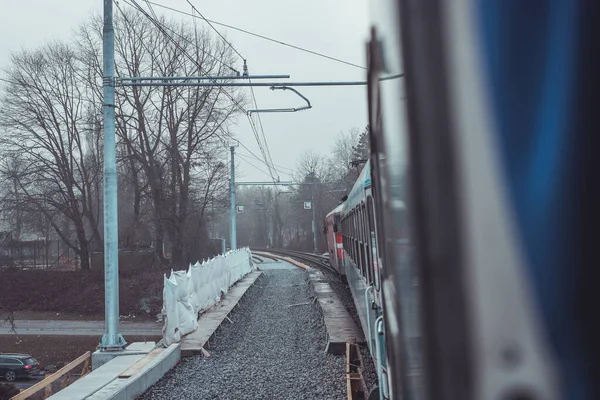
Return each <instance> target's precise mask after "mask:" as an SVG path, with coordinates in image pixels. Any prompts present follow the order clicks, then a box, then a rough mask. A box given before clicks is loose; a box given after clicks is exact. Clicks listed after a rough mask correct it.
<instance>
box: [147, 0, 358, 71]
mask: <svg viewBox="0 0 600 400" xmlns="http://www.w3.org/2000/svg"><path fill="white" fill-rule="evenodd" d="M150 3H152V4H154V5H155V6H157V7H161V8H164V9H166V10H170V11H173V12H176V13H179V14H183V15H187V16H191V17H193V18H199V17H197V16H195V15H193V14H191V13H188V12H185V11H181V10H178V9H176V8H173V7H169V6H165V5H164V4H160V3H156V2H152V1H150ZM206 21H207V22H208V21H210V23H212V24H214V25H219V26H223V27H225V28H229V29H233V30H236V31H238V32H242V33H245V34H247V35H251V36H255V37H258V38H260V39H263V40H267V41H270V42H273V43H277V44H280V45H282V46H286V47H290V48H292V49H295V50H299V51H302V52H305V53H309V54H312V55H315V56H317V57H322V58H326V59H329V60H331V61H335V62H338V63H342V64H346V65H350V66H352V67H356V68H360V69H367V68H366V67H364V66H362V65H358V64H355V63H352V62H349V61H345V60H342V59H340V58H337V57H333V56H328V55H327V54H323V53H319V52H317V51H314V50H309V49H306V48H304V47H300V46H296V45H293V44H290V43H286V42H283V41H281V40H277V39H274V38H271V37H268V36H265V35H261V34H259V33H255V32H251V31H248V30H246V29H242V28H238V27H236V26H233V25H229V24H225V23H223V22H218V21H215V20H209V19H207V20H206Z"/></svg>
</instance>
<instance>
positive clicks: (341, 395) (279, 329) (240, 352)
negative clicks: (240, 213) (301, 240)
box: [138, 264, 346, 400]
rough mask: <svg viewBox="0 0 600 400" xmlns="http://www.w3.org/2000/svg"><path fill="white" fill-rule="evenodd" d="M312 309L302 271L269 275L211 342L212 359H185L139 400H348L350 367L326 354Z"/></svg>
mask: <svg viewBox="0 0 600 400" xmlns="http://www.w3.org/2000/svg"><path fill="white" fill-rule="evenodd" d="M259 265H260V264H259ZM306 303H308V304H306ZM315 307H316V305H315V304H314V303H313V302H312V298H310V289H309V286H308V283H307V274H306V272H305V271H303V270H299V269H285V270H278V269H271V270H264V271H263V276H262V277H261V278H259V280H258V281H257V282H256V283H255V284H254V285H253V286H252V287H251V288H250V289H249V290H248V292H247V293H246V295H245V296H244V297H243V298H242V300H241V301H240V303H239V305H238V307H237V308H235V309H234V312H233V313H232V314H231V315H230V318H231V320H232V321H233V323H229V322H228V321H225V322H224V323H223V325H222V327H221V328H220V330H219V331H218V332H217V334H216V335H215V337H214V338H213V339H212V340H211V343H210V346H208V351H209V352H210V354H211V357H210V358H203V357H201V356H195V357H189V358H185V359H182V361H181V363H180V364H179V365H178V366H176V367H175V368H174V369H172V370H171V371H169V372H168V373H167V374H166V375H165V376H164V377H163V378H162V379H161V380H160V381H159V382H157V383H156V384H155V385H154V386H153V387H151V388H150V389H149V390H148V391H146V393H144V394H143V395H141V396H140V397H138V399H142V400H150V399H160V400H162V399H232V400H234V399H294V400H297V399H345V398H346V377H345V361H346V360H345V357H344V356H332V355H329V354H326V353H325V345H326V331H325V327H324V326H323V324H322V322H321V318H320V316H319V312H318V311H317V309H316V308H315Z"/></svg>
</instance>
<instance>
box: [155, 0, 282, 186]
mask: <svg viewBox="0 0 600 400" xmlns="http://www.w3.org/2000/svg"><path fill="white" fill-rule="evenodd" d="M186 1H187V3H188V4H189V5H190V6H191V7H192V11H195V12H196V13H197V14H198V15H199V16H200V17H201V18H202V19H203V20H204V21H205V22H206V23H207V24H208V25H209V26H210V27H211V28H212V29H213V30H214V31H215V32H216V33H217V35H219V36H220V37H221V39H223V41H224V42H225V43H227V44H228V45H229V47H230V48H231V49H232V50H233V51H234V52H235V53H236V54H237V55H238V56H240V58H241V59H242V60H243V61H244V75H246V73H247V64H246V58H245V57H244V56H243V55H242V54H241V53H240V52H239V51H238V50H237V49H236V48H235V47H234V46H233V45H232V44H231V42H229V41H228V40H227V39H226V38H225V36H223V35H222V34H221V32H219V30H218V29H217V28H215V26H214V25H213V24H212V23H211V22H210V21H209V20H208V19H206V17H204V15H202V13H201V12H200V11H199V10H198V9H197V8H196V6H194V4H192V2H191V1H190V0H186ZM146 2H148V0H146ZM192 16H194V15H193V14H192ZM194 17H195V16H194ZM248 82H250V83H252V81H251V80H250V79H248ZM250 91H251V93H252V100H253V102H254V106H255V107H256V108H258V104H257V102H256V96H255V94H254V88H252V87H250ZM250 121H251V123H252V117H250ZM258 126H259V127H260V135H259V134H258V132H257V131H258V129H256V126H254V127H253V131H254V133H255V136H256V140H257V142H258V144H259V147H260V148H261V149H260V150H261V152H262V154H263V157H265V162H266V165H267V168H268V170H269V174H270V175H271V178H272V179H273V180H274V181H276V180H278V179H279V176H277V177H275V176H274V174H273V168H272V166H271V164H273V158H272V157H271V151H270V150H269V144H268V142H267V137H266V136H265V129H264V126H263V123H262V119H261V118H260V115H258ZM261 135H262V141H263V143H264V148H263V145H261V143H260V137H261ZM275 175H277V174H275Z"/></svg>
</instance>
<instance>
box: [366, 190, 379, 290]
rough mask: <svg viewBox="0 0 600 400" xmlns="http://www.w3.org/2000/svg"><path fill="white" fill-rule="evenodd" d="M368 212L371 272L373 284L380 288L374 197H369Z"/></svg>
mask: <svg viewBox="0 0 600 400" xmlns="http://www.w3.org/2000/svg"><path fill="white" fill-rule="evenodd" d="M367 213H368V218H369V243H370V246H369V248H370V250H371V254H370V256H371V274H372V276H373V284H374V285H375V287H376V288H379V274H378V271H377V270H376V268H375V264H376V263H377V257H378V255H377V250H378V249H377V239H376V238H377V230H376V225H375V224H376V222H375V209H374V206H373V197H371V196H369V197H367Z"/></svg>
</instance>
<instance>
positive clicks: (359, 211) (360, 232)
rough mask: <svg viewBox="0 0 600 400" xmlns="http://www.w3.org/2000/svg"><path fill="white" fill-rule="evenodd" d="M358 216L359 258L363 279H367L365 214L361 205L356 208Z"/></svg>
mask: <svg viewBox="0 0 600 400" xmlns="http://www.w3.org/2000/svg"><path fill="white" fill-rule="evenodd" d="M356 215H357V216H358V232H357V233H358V257H359V260H360V261H359V262H360V272H361V274H362V276H363V277H365V278H366V274H365V273H366V268H365V267H366V266H365V246H364V245H365V241H364V237H363V229H364V221H363V213H362V208H361V207H360V205H358V206H357V208H356Z"/></svg>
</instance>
